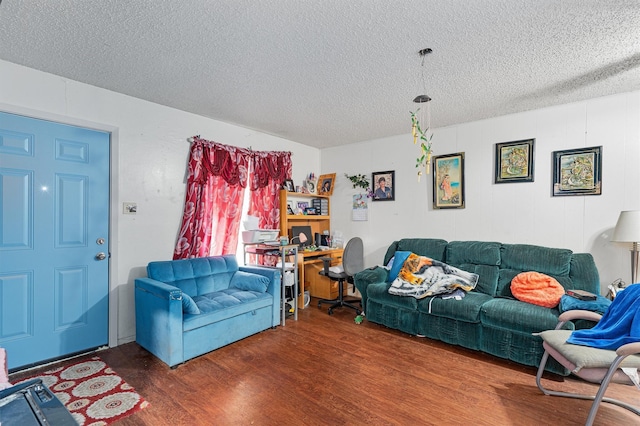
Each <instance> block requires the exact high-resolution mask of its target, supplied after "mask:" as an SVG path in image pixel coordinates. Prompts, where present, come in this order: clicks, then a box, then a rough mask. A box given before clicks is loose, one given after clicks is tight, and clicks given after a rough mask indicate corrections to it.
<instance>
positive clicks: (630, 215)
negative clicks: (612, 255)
mask: <svg viewBox="0 0 640 426" xmlns="http://www.w3.org/2000/svg"><path fill="white" fill-rule="evenodd" d="M611 241H615V242H618V243H632V246H631V283H632V284H635V283H637V282H638V242H640V210H628V211H623V212H621V213H620V216H619V217H618V223H616V229H615V230H614V231H613V237H612V238H611Z"/></svg>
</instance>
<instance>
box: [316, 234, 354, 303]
mask: <svg viewBox="0 0 640 426" xmlns="http://www.w3.org/2000/svg"><path fill="white" fill-rule="evenodd" d="M322 262H323V263H324V269H323V270H321V271H320V275H324V276H325V277H328V278H329V279H332V280H334V281H338V298H337V299H320V300H319V301H318V308H320V307H322V304H323V303H331V306H329V309H328V312H329V315H332V314H333V308H338V307H342V306H346V307H347V308H351V309H354V310H355V311H356V315H360V313H361V312H362V300H360V299H357V298H349V299H345V297H344V287H345V285H344V282H345V281H347V282H349V283H353V276H354V275H355V274H357V273H358V272H360V271H362V270H364V249H363V245H362V239H361V238H359V237H354V238H352V239H350V240H349V242H348V243H347V246H346V247H345V248H344V252H343V253H342V272H333V271H331V270H330V269H329V267H330V265H331V258H330V257H323V258H322ZM354 303H358V304H359V305H360V307H358V306H356V305H355V304H354Z"/></svg>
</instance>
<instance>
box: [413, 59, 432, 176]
mask: <svg viewBox="0 0 640 426" xmlns="http://www.w3.org/2000/svg"><path fill="white" fill-rule="evenodd" d="M431 52H433V50H431V49H430V48H426V49H422V50H420V51H419V52H418V54H419V55H420V57H421V58H422V63H421V66H420V68H421V77H422V89H423V93H426V82H425V77H424V59H425V57H426V56H427V55H428V54H430V53H431ZM430 102H431V98H430V97H429V95H426V94H423V95H418V96H416V97H415V98H414V99H413V103H414V104H416V110H415V111H413V112H411V111H410V112H411V135H412V136H413V143H414V144H417V143H418V141H420V156H419V157H418V158H417V159H416V168H418V182H420V177H421V176H422V167H424V169H425V172H426V173H427V174H429V173H430V167H431V138H432V137H433V133H432V132H431V105H430Z"/></svg>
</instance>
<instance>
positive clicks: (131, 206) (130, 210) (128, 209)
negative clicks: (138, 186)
mask: <svg viewBox="0 0 640 426" xmlns="http://www.w3.org/2000/svg"><path fill="white" fill-rule="evenodd" d="M137 212H138V203H131V202H124V203H122V213H123V214H136V213H137Z"/></svg>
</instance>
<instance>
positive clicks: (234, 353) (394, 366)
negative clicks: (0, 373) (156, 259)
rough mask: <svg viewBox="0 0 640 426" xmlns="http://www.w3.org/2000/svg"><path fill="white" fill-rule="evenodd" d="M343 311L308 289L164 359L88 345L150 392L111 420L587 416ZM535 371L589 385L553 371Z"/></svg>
mask: <svg viewBox="0 0 640 426" xmlns="http://www.w3.org/2000/svg"><path fill="white" fill-rule="evenodd" d="M353 317H354V314H353V311H350V310H346V309H336V311H335V313H334V315H333V316H329V315H327V313H326V309H322V310H319V309H317V308H316V304H315V303H314V300H312V301H311V304H310V306H309V308H308V309H305V310H303V311H301V312H300V319H299V321H297V322H296V321H293V319H290V320H287V322H286V326H284V327H277V328H276V329H272V330H267V331H264V332H262V333H259V334H257V335H254V336H251V337H248V338H246V339H244V340H242V341H240V342H236V343H233V344H231V345H229V346H226V347H224V348H221V349H218V350H216V351H214V352H211V353H209V354H206V355H203V356H201V357H198V358H196V359H193V360H190V361H188V362H187V363H185V364H183V365H181V366H179V367H178V368H176V369H173V370H172V369H169V368H168V367H167V366H166V365H165V364H163V363H162V362H160V361H159V360H158V359H156V358H155V357H153V356H152V355H151V354H150V353H148V352H147V351H146V350H144V349H142V348H141V347H140V346H138V345H137V344H136V343H129V344H125V345H121V346H119V347H116V348H112V349H107V350H104V351H100V352H98V355H99V356H100V357H102V359H104V360H105V361H106V362H107V364H109V366H110V367H111V368H113V369H114V370H115V371H116V372H117V373H118V374H119V375H120V376H122V377H123V378H124V380H126V381H127V382H128V383H129V384H130V385H132V386H133V387H135V389H136V390H137V391H138V392H139V393H140V394H141V395H142V396H144V398H145V399H146V400H147V401H149V402H150V404H151V405H150V407H148V408H146V409H144V410H142V411H140V412H138V413H135V414H133V415H131V416H129V417H127V418H125V419H122V420H120V421H119V422H118V425H122V426H125V425H276V424H277V425H365V424H368V425H410V424H411V425H467V424H468V425H540V424H544V425H546V424H554V425H581V424H584V421H585V420H586V418H587V413H588V410H589V408H590V406H591V401H579V400H575V399H566V398H558V397H551V396H544V395H542V394H541V392H540V391H539V390H538V389H537V387H536V384H535V369H534V368H528V367H524V366H521V365H519V364H515V363H510V362H508V361H505V360H502V359H498V358H494V357H491V356H489V355H484V354H482V353H477V352H475V351H470V350H466V349H463V348H460V347H456V346H451V345H447V344H445V343H441V342H437V341H433V340H430V339H425V338H418V337H412V336H409V335H407V334H404V333H401V332H397V331H394V330H390V329H387V328H384V327H381V326H378V325H376V324H372V323H369V322H367V321H365V322H364V323H363V324H360V325H356V324H355V323H354V321H353ZM47 368H51V366H49V367H47ZM35 372H37V371H29V372H26V373H25V372H22V373H16V374H15V375H12V376H11V380H17V379H19V378H22V377H24V376H27V375H32V374H34V373H35ZM545 383H547V384H548V385H549V387H551V388H554V389H558V388H562V389H565V390H571V391H582V392H595V391H596V390H597V388H596V387H595V386H593V385H589V384H586V383H584V382H582V381H579V380H577V379H562V378H560V377H559V376H555V375H548V376H546V379H545ZM607 395H608V396H612V397H616V398H619V399H622V400H624V401H626V402H629V403H632V404H635V405H640V391H638V390H637V389H635V388H632V387H628V386H622V385H612V387H611V388H610V390H609V392H608V393H607ZM596 424H598V425H630V424H640V417H637V416H634V415H633V414H632V413H630V412H628V411H626V410H623V409H621V408H618V407H615V406H611V405H609V404H606V403H604V404H602V406H601V407H600V410H599V412H598V416H597V418H596Z"/></svg>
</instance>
